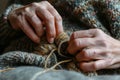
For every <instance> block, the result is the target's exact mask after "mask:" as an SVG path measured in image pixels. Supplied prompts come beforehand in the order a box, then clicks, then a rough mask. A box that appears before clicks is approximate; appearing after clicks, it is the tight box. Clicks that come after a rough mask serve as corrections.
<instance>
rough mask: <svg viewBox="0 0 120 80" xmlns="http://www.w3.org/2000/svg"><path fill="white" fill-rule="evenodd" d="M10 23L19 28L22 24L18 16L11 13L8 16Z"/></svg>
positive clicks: (14, 27)
mask: <svg viewBox="0 0 120 80" xmlns="http://www.w3.org/2000/svg"><path fill="white" fill-rule="evenodd" d="M8 18H9V21H10V24H11V26H12V28H13V29H19V27H20V26H21V24H20V21H19V19H18V17H17V16H16V15H13V14H12V15H9V16H8Z"/></svg>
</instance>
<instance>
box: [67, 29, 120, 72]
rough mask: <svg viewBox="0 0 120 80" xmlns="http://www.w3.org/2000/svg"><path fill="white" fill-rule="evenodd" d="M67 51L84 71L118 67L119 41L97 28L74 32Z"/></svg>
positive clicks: (119, 60)
mask: <svg viewBox="0 0 120 80" xmlns="http://www.w3.org/2000/svg"><path fill="white" fill-rule="evenodd" d="M68 52H69V53H70V54H72V55H75V58H76V60H77V62H78V66H79V68H80V69H81V70H83V71H84V72H91V71H96V70H100V69H111V68H119V67H120V42H119V41H118V40H116V39H114V38H112V37H110V36H108V35H107V34H105V33H104V32H103V31H101V30H99V29H90V30H83V31H76V32H74V33H73V34H72V35H71V38H70V41H69V46H68Z"/></svg>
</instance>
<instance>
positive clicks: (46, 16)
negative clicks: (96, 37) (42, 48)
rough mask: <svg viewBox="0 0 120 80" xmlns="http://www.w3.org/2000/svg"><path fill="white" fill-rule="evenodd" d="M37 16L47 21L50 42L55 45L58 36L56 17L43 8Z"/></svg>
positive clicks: (38, 11)
mask: <svg viewBox="0 0 120 80" xmlns="http://www.w3.org/2000/svg"><path fill="white" fill-rule="evenodd" d="M37 14H38V16H39V17H40V18H42V19H43V21H45V25H46V34H47V39H48V42H49V43H53V42H54V38H55V36H56V31H55V21H54V16H53V15H52V14H51V13H50V12H49V11H47V10H46V9H44V8H42V7H41V8H39V9H38V10H37Z"/></svg>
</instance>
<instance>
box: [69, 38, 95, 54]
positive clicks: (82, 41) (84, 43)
mask: <svg viewBox="0 0 120 80" xmlns="http://www.w3.org/2000/svg"><path fill="white" fill-rule="evenodd" d="M94 44H95V43H94V40H93V39H92V38H78V39H74V40H72V41H71V43H70V44H69V46H68V48H67V50H68V52H69V53H70V54H73V55H74V54H76V53H77V52H79V51H81V50H82V49H83V48H85V47H89V46H93V45H94Z"/></svg>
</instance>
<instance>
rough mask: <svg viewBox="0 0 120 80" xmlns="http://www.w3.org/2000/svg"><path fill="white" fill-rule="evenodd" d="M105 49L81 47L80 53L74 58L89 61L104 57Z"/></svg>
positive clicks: (79, 60)
mask: <svg viewBox="0 0 120 80" xmlns="http://www.w3.org/2000/svg"><path fill="white" fill-rule="evenodd" d="M106 53H107V51H106V50H103V49H102V50H101V49H96V48H93V49H83V50H82V51H81V52H80V53H78V54H77V55H76V60H77V61H78V62H81V61H90V60H100V59H105V58H106V57H105V56H106Z"/></svg>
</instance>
